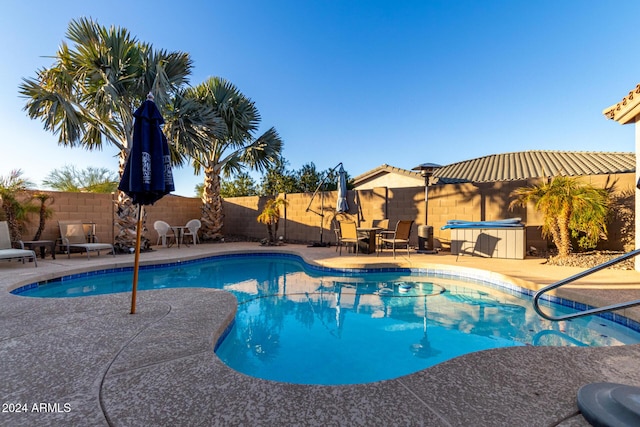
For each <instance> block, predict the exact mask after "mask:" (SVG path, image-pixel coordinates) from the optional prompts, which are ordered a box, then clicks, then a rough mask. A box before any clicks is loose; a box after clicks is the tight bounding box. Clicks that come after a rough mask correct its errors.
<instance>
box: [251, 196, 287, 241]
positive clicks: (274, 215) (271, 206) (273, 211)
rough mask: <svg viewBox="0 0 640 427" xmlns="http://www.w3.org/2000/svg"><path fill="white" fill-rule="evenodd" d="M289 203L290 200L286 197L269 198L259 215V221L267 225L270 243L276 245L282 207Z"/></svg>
mask: <svg viewBox="0 0 640 427" xmlns="http://www.w3.org/2000/svg"><path fill="white" fill-rule="evenodd" d="M288 204H289V202H287V201H286V200H285V199H269V200H267V202H266V203H265V205H264V209H262V212H261V213H260V215H258V222H259V223H261V224H266V225H267V231H268V233H269V244H270V245H274V244H275V242H276V240H275V235H276V234H278V223H279V221H280V207H281V206H282V207H287V205H288ZM274 228H275V230H274Z"/></svg>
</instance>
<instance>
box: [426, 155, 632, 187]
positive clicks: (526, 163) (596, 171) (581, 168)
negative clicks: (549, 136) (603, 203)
mask: <svg viewBox="0 0 640 427" xmlns="http://www.w3.org/2000/svg"><path fill="white" fill-rule="evenodd" d="M635 170H636V156H635V153H606V152H590V151H543V150H540V151H535V150H534V151H520V152H516V153H504V154H493V155H490V156H485V157H479V158H477V159H472V160H466V161H464V162H458V163H452V164H450V165H447V166H442V167H440V168H438V169H437V170H436V171H435V173H434V174H433V176H434V178H439V181H440V182H442V183H453V182H493V181H516V180H522V179H529V178H539V177H551V176H556V175H564V176H579V175H607V174H614V173H632V172H634V171H635Z"/></svg>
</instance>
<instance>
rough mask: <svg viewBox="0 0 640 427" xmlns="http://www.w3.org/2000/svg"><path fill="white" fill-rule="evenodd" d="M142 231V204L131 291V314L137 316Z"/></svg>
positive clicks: (139, 208)
mask: <svg viewBox="0 0 640 427" xmlns="http://www.w3.org/2000/svg"><path fill="white" fill-rule="evenodd" d="M141 229H142V204H139V205H138V226H137V227H136V251H135V254H136V258H135V261H134V263H133V288H132V290H131V314H136V291H137V290H138V267H139V266H140V231H141Z"/></svg>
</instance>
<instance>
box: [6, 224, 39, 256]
mask: <svg viewBox="0 0 640 427" xmlns="http://www.w3.org/2000/svg"><path fill="white" fill-rule="evenodd" d="M18 243H20V246H21V248H22V249H14V248H13V246H12V245H11V234H10V233H9V224H8V223H7V221H0V259H9V260H10V259H22V263H23V264H24V260H25V258H33V264H34V265H35V266H36V267H37V266H38V261H36V253H35V251H31V250H28V249H25V248H24V245H23V244H22V242H18Z"/></svg>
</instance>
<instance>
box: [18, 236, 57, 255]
mask: <svg viewBox="0 0 640 427" xmlns="http://www.w3.org/2000/svg"><path fill="white" fill-rule="evenodd" d="M22 243H24V246H25V248H29V249H31V250H33V249H34V248H40V258H42V259H44V256H45V250H46V248H47V246H49V252H51V258H53V259H56V241H55V240H24V241H23V242H22Z"/></svg>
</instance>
